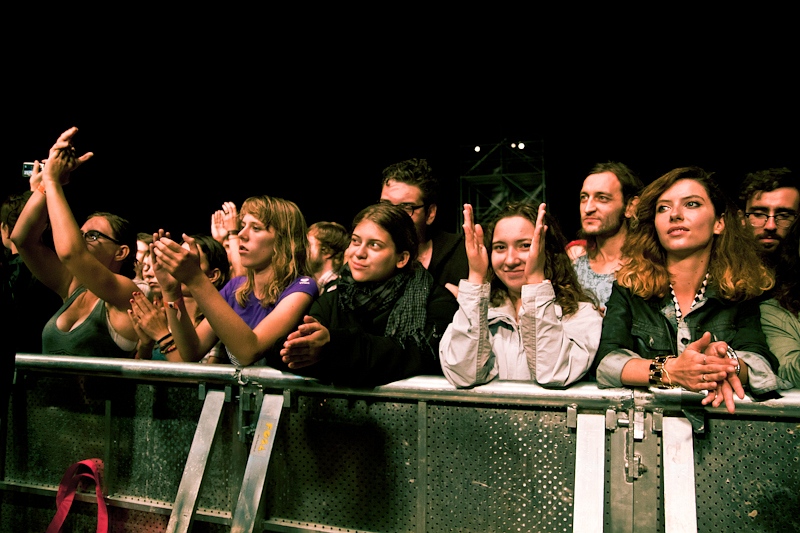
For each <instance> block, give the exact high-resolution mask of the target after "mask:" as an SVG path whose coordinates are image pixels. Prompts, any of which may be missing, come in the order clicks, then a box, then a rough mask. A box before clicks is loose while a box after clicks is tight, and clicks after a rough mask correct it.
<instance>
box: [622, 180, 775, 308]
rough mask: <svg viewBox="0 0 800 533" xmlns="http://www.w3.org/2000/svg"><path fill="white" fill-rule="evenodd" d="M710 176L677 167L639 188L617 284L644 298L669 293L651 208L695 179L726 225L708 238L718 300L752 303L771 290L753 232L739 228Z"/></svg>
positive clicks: (733, 207) (732, 206)
mask: <svg viewBox="0 0 800 533" xmlns="http://www.w3.org/2000/svg"><path fill="white" fill-rule="evenodd" d="M712 175H713V173H710V172H706V171H705V170H703V169H702V168H700V167H680V168H676V169H673V170H670V171H669V172H667V173H666V174H664V175H663V176H661V177H660V178H658V179H656V180H655V181H653V182H652V183H650V184H649V185H648V186H647V187H645V188H644V190H643V191H642V194H641V195H640V196H639V205H638V206H637V208H636V217H635V218H636V222H635V223H634V224H632V225H631V227H630V229H629V230H628V235H627V237H626V239H625V244H624V245H623V246H622V255H623V257H625V258H626V259H625V262H624V264H623V265H622V267H621V268H620V270H619V271H618V272H617V283H619V284H620V285H621V286H623V287H627V288H628V289H630V290H631V292H633V293H634V294H636V295H638V296H641V297H642V298H645V299H648V298H651V297H653V296H658V297H659V298H663V297H664V296H666V294H667V293H668V292H669V284H670V275H669V271H668V270H667V252H666V250H664V247H663V246H662V245H661V242H660V241H659V239H658V233H656V226H655V216H656V206H657V204H658V199H659V198H660V197H661V195H662V194H664V193H665V192H666V191H667V189H669V188H670V187H672V186H673V185H675V183H677V182H678V181H680V180H694V181H696V182H697V183H699V184H700V185H701V186H702V187H703V188H704V189H705V191H706V193H707V194H708V197H709V199H710V200H711V204H712V206H713V207H714V215H715V216H716V217H717V218H722V219H723V221H724V223H725V228H724V229H723V231H722V233H720V234H719V235H714V237H713V239H714V240H713V243H712V245H711V258H710V260H709V267H708V271H709V273H710V275H711V279H710V283H711V284H714V285H715V286H716V287H717V288H718V290H719V293H720V296H721V297H722V298H724V299H726V300H730V301H739V300H747V299H750V298H754V297H756V296H759V295H761V294H762V293H763V292H764V291H766V290H769V289H770V288H771V287H772V286H773V284H774V282H775V280H774V277H773V275H772V273H771V272H770V271H769V269H768V268H767V267H766V266H765V265H764V263H763V262H762V260H761V258H760V256H759V253H758V244H757V242H756V240H755V237H754V236H753V233H752V232H751V231H748V230H747V228H745V227H744V225H742V221H741V219H740V218H739V216H738V213H737V208H736V205H735V204H733V202H732V201H731V200H730V199H729V198H728V197H727V196H726V195H725V194H724V193H723V192H722V189H721V188H720V186H719V184H718V183H717V182H716V180H714V178H712Z"/></svg>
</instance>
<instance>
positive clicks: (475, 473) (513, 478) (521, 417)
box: [427, 405, 575, 532]
mask: <svg viewBox="0 0 800 533" xmlns="http://www.w3.org/2000/svg"><path fill="white" fill-rule="evenodd" d="M429 413H430V419H429V427H428V457H429V473H428V483H429V498H428V506H429V511H428V516H427V530H428V531H440V532H448V531H458V532H468V531H475V532H500V531H508V532H520V531H571V530H572V505H573V499H572V496H573V491H574V479H573V478H574V475H575V473H574V469H575V458H574V452H575V435H574V433H573V431H572V430H570V429H569V428H567V427H566V423H565V421H566V415H565V414H564V413H563V412H555V411H534V410H515V409H502V410H501V409H497V408H476V407H474V406H465V407H459V406H449V405H447V406H446V405H437V406H429Z"/></svg>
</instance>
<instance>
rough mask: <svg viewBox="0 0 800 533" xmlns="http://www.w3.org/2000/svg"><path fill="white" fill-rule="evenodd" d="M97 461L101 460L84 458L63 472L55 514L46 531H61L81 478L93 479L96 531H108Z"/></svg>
mask: <svg viewBox="0 0 800 533" xmlns="http://www.w3.org/2000/svg"><path fill="white" fill-rule="evenodd" d="M98 463H102V460H100V459H86V460H83V461H79V462H77V463H74V464H72V465H70V467H69V468H67V471H66V472H64V476H63V477H62V478H61V484H60V485H59V486H58V494H57V495H56V515H55V516H54V517H53V520H52V521H51V522H50V525H49V526H48V527H47V532H46V533H59V532H60V531H61V526H62V525H63V524H64V520H66V518H67V515H68V514H69V510H70V507H72V502H73V500H74V499H75V492H76V490H77V488H78V483H79V482H80V481H81V480H82V479H86V480H89V481H94V485H95V493H96V494H97V533H108V509H107V508H106V501H105V499H104V498H103V488H102V482H101V480H100V472H99V471H98V468H97V465H98ZM87 470H88V471H87Z"/></svg>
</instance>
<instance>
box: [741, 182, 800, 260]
mask: <svg viewBox="0 0 800 533" xmlns="http://www.w3.org/2000/svg"><path fill="white" fill-rule="evenodd" d="M739 202H740V205H742V204H743V205H744V212H743V213H742V212H741V211H740V213H741V214H742V215H743V216H744V220H745V221H746V222H745V223H746V224H747V226H748V227H750V229H752V230H753V235H755V237H756V239H758V243H759V244H760V245H761V258H762V259H763V260H764V262H765V263H766V264H767V266H769V267H772V268H774V267H775V263H776V261H777V259H778V257H779V256H780V254H779V253H778V252H779V251H780V247H781V243H782V242H783V240H784V239H785V238H786V236H787V235H788V234H789V228H791V227H792V223H794V221H795V219H796V218H797V212H798V210H800V184H798V181H797V179H795V178H794V177H792V172H791V171H790V170H789V169H788V168H785V167H783V168H770V169H767V170H759V171H757V172H751V173H749V174H747V175H746V176H745V178H744V182H743V183H742V188H741V193H740V195H739Z"/></svg>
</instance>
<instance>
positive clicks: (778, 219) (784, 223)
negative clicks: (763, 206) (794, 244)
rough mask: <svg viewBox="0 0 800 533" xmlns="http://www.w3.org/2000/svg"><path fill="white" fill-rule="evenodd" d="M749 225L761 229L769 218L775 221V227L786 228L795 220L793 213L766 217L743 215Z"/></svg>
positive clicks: (764, 214) (763, 214)
mask: <svg viewBox="0 0 800 533" xmlns="http://www.w3.org/2000/svg"><path fill="white" fill-rule="evenodd" d="M745 215H747V219H748V220H749V221H750V225H751V226H753V227H756V228H761V227H763V226H766V225H767V220H769V219H770V218H774V219H775V225H776V226H778V227H779V228H788V227H789V226H791V225H792V222H794V220H795V219H796V218H797V215H796V214H795V213H778V214H777V215H768V214H766V213H745Z"/></svg>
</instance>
